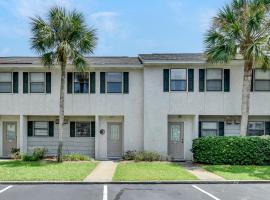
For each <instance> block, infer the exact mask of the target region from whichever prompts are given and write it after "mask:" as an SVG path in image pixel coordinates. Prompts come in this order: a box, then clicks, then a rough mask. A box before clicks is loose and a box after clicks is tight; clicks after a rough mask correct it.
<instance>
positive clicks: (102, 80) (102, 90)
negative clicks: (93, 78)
mask: <svg viewBox="0 0 270 200" xmlns="http://www.w3.org/2000/svg"><path fill="white" fill-rule="evenodd" d="M105 81H106V80H105V72H100V93H101V94H104V93H105Z"/></svg>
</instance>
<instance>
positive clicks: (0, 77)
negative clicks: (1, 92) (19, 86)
mask: <svg viewBox="0 0 270 200" xmlns="http://www.w3.org/2000/svg"><path fill="white" fill-rule="evenodd" d="M11 81H12V78H11V73H0V82H11Z"/></svg>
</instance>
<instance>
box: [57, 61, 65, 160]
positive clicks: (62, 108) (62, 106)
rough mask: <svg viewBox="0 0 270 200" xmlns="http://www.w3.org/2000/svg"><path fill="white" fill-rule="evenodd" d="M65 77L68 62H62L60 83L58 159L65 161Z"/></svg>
mask: <svg viewBox="0 0 270 200" xmlns="http://www.w3.org/2000/svg"><path fill="white" fill-rule="evenodd" d="M65 79H66V63H65V62H64V63H61V85H60V102H59V143H58V150H57V161H58V162H62V161H63V133H64V128H63V126H64V114H65Z"/></svg>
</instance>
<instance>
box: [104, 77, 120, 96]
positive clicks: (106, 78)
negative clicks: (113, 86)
mask: <svg viewBox="0 0 270 200" xmlns="http://www.w3.org/2000/svg"><path fill="white" fill-rule="evenodd" d="M111 73H114V74H115V73H117V74H121V82H116V81H108V74H111ZM123 78H124V75H123V72H105V85H106V93H108V94H122V93H123V90H124V88H123V87H124V80H123ZM109 83H121V91H120V92H109V91H108V84H109Z"/></svg>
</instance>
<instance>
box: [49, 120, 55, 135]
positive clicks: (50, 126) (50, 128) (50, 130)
mask: <svg viewBox="0 0 270 200" xmlns="http://www.w3.org/2000/svg"><path fill="white" fill-rule="evenodd" d="M49 136H50V137H53V136H54V121H49Z"/></svg>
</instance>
